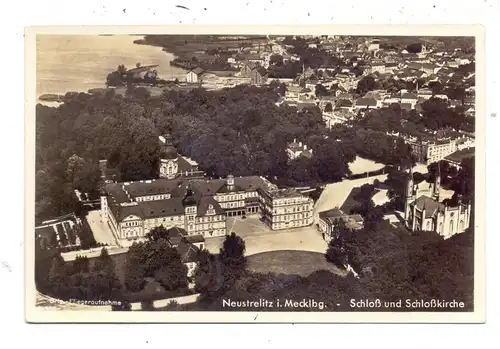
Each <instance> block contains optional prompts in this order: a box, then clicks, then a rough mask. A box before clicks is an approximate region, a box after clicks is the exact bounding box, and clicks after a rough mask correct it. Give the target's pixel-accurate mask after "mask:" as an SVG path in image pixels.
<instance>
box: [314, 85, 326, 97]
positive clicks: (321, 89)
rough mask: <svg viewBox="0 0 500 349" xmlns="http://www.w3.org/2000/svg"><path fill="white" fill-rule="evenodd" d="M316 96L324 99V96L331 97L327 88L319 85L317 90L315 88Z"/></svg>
mask: <svg viewBox="0 0 500 349" xmlns="http://www.w3.org/2000/svg"><path fill="white" fill-rule="evenodd" d="M315 94H316V97H323V96H329V95H330V92H329V91H328V89H327V88H326V87H325V86H323V85H321V84H317V85H316V88H315Z"/></svg>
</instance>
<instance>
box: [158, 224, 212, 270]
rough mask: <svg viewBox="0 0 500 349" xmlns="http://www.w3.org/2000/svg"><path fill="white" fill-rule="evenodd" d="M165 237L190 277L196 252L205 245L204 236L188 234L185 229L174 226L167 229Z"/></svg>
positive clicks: (195, 261)
mask: <svg viewBox="0 0 500 349" xmlns="http://www.w3.org/2000/svg"><path fill="white" fill-rule="evenodd" d="M165 239H166V240H167V243H168V244H169V245H170V246H171V247H173V248H175V249H176V250H177V253H178V254H179V256H180V257H181V262H182V263H183V264H184V265H185V266H186V267H187V277H188V278H189V277H192V276H193V275H194V272H195V270H196V263H197V262H198V254H199V252H200V251H201V250H202V249H203V248H204V246H205V238H204V237H203V236H202V235H189V234H188V232H187V231H186V230H184V229H182V228H178V227H174V228H170V229H167V231H166V236H165Z"/></svg>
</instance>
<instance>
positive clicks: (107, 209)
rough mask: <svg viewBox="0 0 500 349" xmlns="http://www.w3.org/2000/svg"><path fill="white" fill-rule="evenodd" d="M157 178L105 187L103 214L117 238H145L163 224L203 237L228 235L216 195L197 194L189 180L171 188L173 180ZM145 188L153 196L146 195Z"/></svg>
mask: <svg viewBox="0 0 500 349" xmlns="http://www.w3.org/2000/svg"><path fill="white" fill-rule="evenodd" d="M158 181H159V182H156V181H141V182H130V183H110V184H107V185H106V186H105V189H104V191H103V192H102V193H101V216H102V217H103V220H104V221H106V222H107V223H108V224H109V226H110V227H111V230H112V231H113V233H114V234H115V236H116V237H117V238H118V239H123V240H125V239H128V240H130V239H137V238H143V237H145V235H146V234H147V233H148V232H149V231H150V230H151V229H153V228H155V227H157V226H160V225H163V226H164V227H165V228H167V229H170V228H173V227H178V228H182V229H184V230H186V231H187V233H188V234H189V235H202V236H203V237H211V236H221V235H225V234H226V213H225V211H224V210H223V209H222V208H221V206H220V205H219V204H218V203H217V201H215V200H214V199H213V197H210V196H202V195H196V194H195V193H194V191H193V189H192V188H191V185H190V184H189V182H187V183H183V182H178V183H177V185H176V187H175V188H172V187H173V184H174V183H168V182H167V181H164V180H158ZM161 184H165V187H161ZM149 189H151V191H149ZM160 189H163V190H160ZM169 189H171V190H169ZM141 191H142V192H141ZM144 191H147V192H148V194H151V195H144V194H145V193H144Z"/></svg>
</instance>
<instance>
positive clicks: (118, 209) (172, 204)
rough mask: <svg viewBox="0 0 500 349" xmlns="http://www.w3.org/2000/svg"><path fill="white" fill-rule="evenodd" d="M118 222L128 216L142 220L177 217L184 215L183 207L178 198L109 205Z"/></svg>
mask: <svg viewBox="0 0 500 349" xmlns="http://www.w3.org/2000/svg"><path fill="white" fill-rule="evenodd" d="M109 206H110V208H111V210H112V211H113V214H114V215H115V217H116V219H117V220H118V221H121V220H123V219H124V218H126V217H128V216H137V217H139V218H142V219H148V218H158V217H169V216H179V215H183V214H184V207H183V206H182V200H181V199H180V198H172V199H166V200H153V201H142V202H137V203H135V204H133V205H127V206H121V205H119V204H115V205H109Z"/></svg>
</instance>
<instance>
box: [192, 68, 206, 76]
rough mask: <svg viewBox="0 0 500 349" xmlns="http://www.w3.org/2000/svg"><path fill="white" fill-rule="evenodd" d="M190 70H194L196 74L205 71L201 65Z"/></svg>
mask: <svg viewBox="0 0 500 349" xmlns="http://www.w3.org/2000/svg"><path fill="white" fill-rule="evenodd" d="M190 72H193V73H195V74H196V75H200V74H202V73H203V72H204V70H203V69H202V68H200V67H196V68H193V69H191V70H190Z"/></svg>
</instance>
